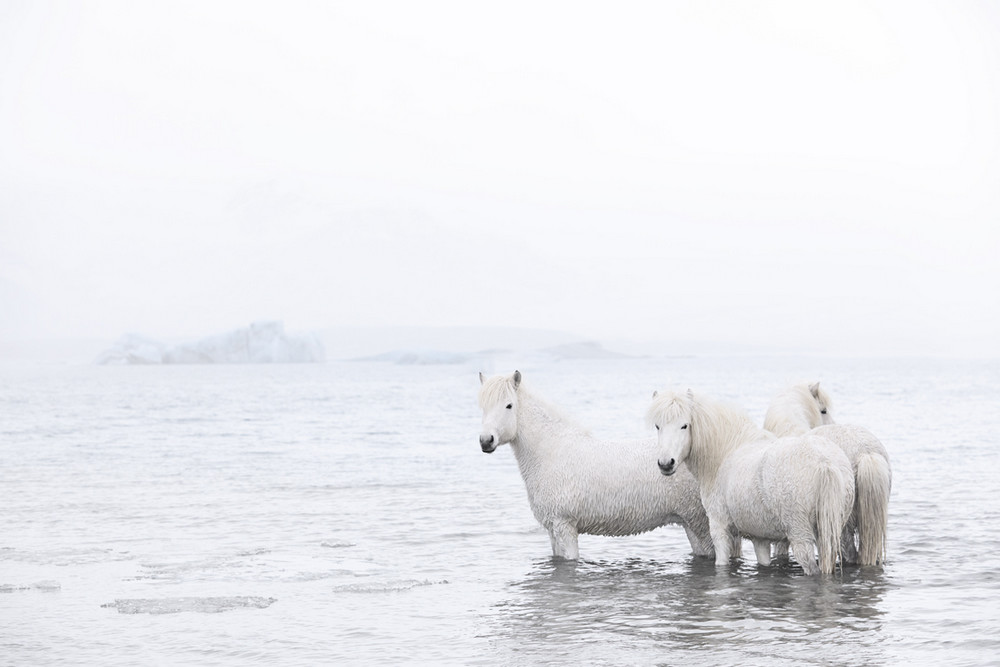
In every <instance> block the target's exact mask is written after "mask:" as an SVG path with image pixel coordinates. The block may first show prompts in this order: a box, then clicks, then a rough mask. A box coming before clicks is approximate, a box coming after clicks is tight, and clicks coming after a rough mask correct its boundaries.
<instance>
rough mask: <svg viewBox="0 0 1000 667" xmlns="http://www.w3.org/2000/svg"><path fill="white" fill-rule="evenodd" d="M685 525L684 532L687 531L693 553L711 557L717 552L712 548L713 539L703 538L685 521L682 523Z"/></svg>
mask: <svg viewBox="0 0 1000 667" xmlns="http://www.w3.org/2000/svg"><path fill="white" fill-rule="evenodd" d="M681 525H683V526H684V532H685V533H687V536H688V542H690V543H691V553H693V554H694V555H695V556H705V557H707V558H711V557H712V555H713V554H714V553H715V549H713V548H712V541H711V539H707V540H705V539H702V537H701V536H700V535H699V534H698V533H696V532H694V531H693V530H691V528H690V527H689V526H688V525H687V524H686V523H685V524H681Z"/></svg>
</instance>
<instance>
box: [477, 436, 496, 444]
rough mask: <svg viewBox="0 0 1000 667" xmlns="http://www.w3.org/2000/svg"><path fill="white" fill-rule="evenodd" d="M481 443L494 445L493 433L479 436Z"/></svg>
mask: <svg viewBox="0 0 1000 667" xmlns="http://www.w3.org/2000/svg"><path fill="white" fill-rule="evenodd" d="M479 444H480V445H492V444H493V436H492V435H481V436H479Z"/></svg>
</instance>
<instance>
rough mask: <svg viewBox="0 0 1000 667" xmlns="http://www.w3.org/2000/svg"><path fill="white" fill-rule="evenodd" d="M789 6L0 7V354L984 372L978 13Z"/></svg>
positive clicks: (992, 32)
mask: <svg viewBox="0 0 1000 667" xmlns="http://www.w3.org/2000/svg"><path fill="white" fill-rule="evenodd" d="M806 4H808V5H810V6H806ZM811 5H812V3H799V2H757V3H743V2H714V1H712V2H706V1H702V0H699V1H691V2H671V3H654V2H649V3H594V4H591V3H568V2H567V3H538V2H524V3H519V2H504V3H492V4H490V5H489V6H486V7H484V6H483V3H462V2H454V3H440V2H430V3H425V2H399V3H384V2H346V3H336V2H335V3H321V2H316V3H287V2H281V3H269V4H266V3H247V2H232V3H224V2H213V3H204V2H191V3H175V2H156V3H154V2H142V1H131V2H117V3H110V2H89V3H75V2H65V3H52V2H40V1H24V2H20V1H17V0H14V1H11V0H3V1H2V2H0V340H20V339H33V338H64V337H96V338H106V339H108V340H113V339H115V338H117V337H118V336H119V335H121V334H123V333H125V332H137V333H143V334H146V335H149V336H152V337H160V338H163V337H179V336H200V335H205V334H210V333H215V332H218V331H224V330H228V329H231V328H235V327H238V326H243V325H245V324H247V323H248V322H250V321H252V320H257V319H262V318H274V319H283V320H284V321H285V324H286V327H287V328H288V329H292V330H308V329H318V328H325V327H337V326H355V325H356V326H381V325H419V326H424V325H426V326H452V325H459V326H465V325H473V326H478V325H486V326H516V327H538V328H546V329H559V330H565V331H568V332H573V333H577V334H580V335H583V336H588V337H594V338H599V339H604V340H614V339H634V340H665V341H691V340H709V341H714V342H718V343H726V342H733V343H734V344H735V343H740V344H747V343H749V344H756V345H767V346H774V347H776V348H779V349H811V350H817V351H830V352H836V353H844V352H853V353H862V354H869V353H870V354H879V353H886V352H912V353H918V354H973V355H990V356H996V355H1000V299H998V294H1000V262H998V256H1000V253H998V250H1000V243H998V240H1000V232H998V226H1000V5H997V4H996V3H989V2H936V3H926V2H919V1H917V2H898V3H881V2H876V3H868V2H850V1H847V2H837V3H824V5H823V6H822V7H814V6H811Z"/></svg>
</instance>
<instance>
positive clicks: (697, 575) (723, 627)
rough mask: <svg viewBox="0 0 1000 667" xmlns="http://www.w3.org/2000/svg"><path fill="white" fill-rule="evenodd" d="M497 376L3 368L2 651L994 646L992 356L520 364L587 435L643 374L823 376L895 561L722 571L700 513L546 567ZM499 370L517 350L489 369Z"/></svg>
mask: <svg viewBox="0 0 1000 667" xmlns="http://www.w3.org/2000/svg"><path fill="white" fill-rule="evenodd" d="M477 370H479V369H478V368H474V367H469V366H464V365H450V366H424V367H407V366H395V365H390V364H375V363H346V362H345V363H339V362H338V363H328V364H322V365H301V366H162V367H106V366H101V367H99V366H73V365H36V364H7V365H4V366H2V367H0V463H2V466H3V483H2V487H0V506H2V507H3V514H4V520H3V522H2V524H0V628H2V629H0V655H2V656H3V660H2V661H0V662H4V663H9V664H51V663H72V664H137V663H146V662H160V663H164V662H166V663H171V664H185V663H187V664H234V665H235V664H246V663H252V662H261V663H267V664H303V663H309V662H326V663H330V662H347V663H368V664H396V663H400V662H409V663H413V662H417V663H432V662H433V663H451V664H571V663H581V662H585V663H587V664H616V665H617V664H706V665H709V664H710V665H716V664H729V663H736V662H737V661H740V662H743V663H746V664H755V663H761V662H764V661H766V662H767V663H768V664H772V665H783V664H793V663H795V664H800V663H803V662H804V663H818V664H829V663H836V664H879V663H888V664H898V663H903V662H914V663H918V664H923V663H947V664H983V663H989V662H994V661H997V660H998V656H1000V633H997V631H996V628H997V627H1000V602H998V601H1000V574H997V569H998V568H997V565H998V564H1000V558H998V557H997V556H996V554H997V553H1000V550H998V549H1000V484H998V478H1000V475H998V472H997V471H998V469H1000V466H998V463H1000V460H998V459H1000V455H998V453H997V447H996V436H995V433H996V427H997V425H998V424H997V421H998V420H997V415H998V407H1000V392H998V386H1000V365H998V363H997V362H941V361H927V360H921V361H914V360H875V361H872V360H866V361H845V360H816V359H759V358H755V359H735V360H733V359H714V358H690V359H688V358H685V359H656V360H651V359H643V360H623V361H581V362H568V361H563V362H548V361H537V360H536V361H533V362H530V363H527V364H522V365H521V368H520V370H522V372H524V374H525V379H526V381H527V382H531V383H532V385H533V386H534V389H535V391H536V392H537V393H539V394H541V395H543V396H545V397H547V398H548V399H550V400H551V401H552V402H554V403H556V404H557V405H560V406H562V407H564V408H565V409H566V411H567V412H569V413H570V414H573V415H575V416H576V417H577V419H578V420H579V421H581V422H582V423H584V424H586V425H588V426H590V427H591V429H592V430H593V431H594V432H595V433H596V434H598V435H601V436H606V437H628V436H635V435H639V436H641V435H645V434H646V430H645V427H644V425H643V423H642V417H643V413H644V411H645V408H646V404H647V400H648V398H649V395H650V393H651V392H652V390H653V389H656V388H662V387H667V386H675V387H685V386H692V387H696V388H699V389H701V390H702V391H705V392H706V393H709V394H712V395H715V396H717V397H719V398H727V399H733V400H737V401H739V402H741V403H743V405H745V406H746V407H747V409H748V410H749V411H750V412H751V414H752V415H753V416H754V418H755V419H757V421H758V422H760V421H761V419H762V417H763V413H764V410H765V408H766V405H767V402H768V400H769V398H770V397H771V395H773V394H774V393H775V392H777V391H778V390H779V389H781V388H782V387H783V386H784V384H785V383H786V382H788V381H791V380H798V379H812V378H820V379H822V381H823V383H824V385H825V386H826V388H827V389H828V390H829V391H830V392H831V394H832V395H833V397H834V400H835V404H834V412H835V415H836V417H837V419H838V421H841V422H845V423H847V422H851V423H858V424H863V425H865V426H867V427H869V428H870V429H871V430H872V431H873V432H875V433H876V434H877V435H879V436H880V438H881V439H882V440H883V442H884V443H885V444H886V446H887V448H888V449H889V451H890V454H891V456H892V458H893V460H892V463H893V468H894V481H893V495H892V500H891V504H890V542H889V555H890V561H889V563H888V564H887V565H886V566H885V568H884V569H873V570H859V569H856V568H848V569H847V570H846V571H845V572H844V573H843V574H841V575H837V576H834V577H820V578H809V577H805V576H803V575H802V572H801V570H800V569H799V568H798V567H796V566H795V565H794V564H787V563H786V564H781V565H777V566H773V567H768V568H760V567H758V566H757V565H756V564H755V563H754V562H753V558H752V549H750V548H749V545H746V546H745V548H744V553H745V554H746V555H747V556H749V560H744V561H741V562H739V563H735V564H734V565H733V566H732V567H731V568H730V569H729V570H726V571H721V572H717V571H716V568H715V567H714V565H713V564H712V563H711V562H710V561H705V560H704V559H696V558H693V557H692V556H690V554H689V546H688V543H687V539H686V538H685V536H684V532H683V530H682V529H680V528H679V527H676V526H672V527H666V528H662V529H659V530H657V531H654V532H652V533H649V534H646V535H640V536H634V537H626V538H604V537H595V536H581V539H580V550H581V557H582V558H581V561H580V562H578V563H568V562H556V561H553V560H552V559H551V558H550V557H549V544H548V537H547V536H546V534H545V533H544V531H542V529H541V528H540V527H539V526H538V525H537V523H536V522H535V520H534V518H533V517H532V515H531V513H530V510H529V509H528V504H527V500H526V497H525V493H524V488H523V485H522V483H521V480H520V477H519V476H518V472H517V467H516V464H515V462H514V459H513V456H512V455H511V453H510V450H509V448H506V447H504V448H501V449H500V450H499V451H498V452H497V453H495V454H493V455H491V456H486V455H484V454H482V453H481V452H480V451H479V446H478V442H477V439H478V434H479V420H480V415H479V412H478V409H477V407H476V403H475V394H476V390H477V388H478V379H477V375H476V371H477ZM484 370H487V371H492V370H502V371H509V370H512V368H506V367H504V368H498V369H484Z"/></svg>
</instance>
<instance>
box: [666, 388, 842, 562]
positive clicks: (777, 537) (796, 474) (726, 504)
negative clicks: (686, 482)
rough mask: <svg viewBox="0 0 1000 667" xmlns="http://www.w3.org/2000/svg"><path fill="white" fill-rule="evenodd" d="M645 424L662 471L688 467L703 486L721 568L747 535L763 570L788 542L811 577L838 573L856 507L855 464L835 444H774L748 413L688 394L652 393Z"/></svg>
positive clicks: (802, 440) (804, 439)
mask: <svg viewBox="0 0 1000 667" xmlns="http://www.w3.org/2000/svg"><path fill="white" fill-rule="evenodd" d="M647 418H648V420H649V422H650V424H652V425H653V426H655V427H656V429H657V431H658V439H659V446H660V458H659V460H658V462H657V463H658V465H659V468H660V472H662V473H663V474H664V475H673V474H675V473H676V472H677V471H678V469H679V468H680V466H681V464H683V463H687V468H688V469H690V471H691V473H692V474H693V475H694V477H695V479H696V480H698V484H699V485H700V489H701V499H702V502H703V503H704V505H705V511H706V512H708V521H709V526H710V530H711V533H712V542H713V544H714V546H715V563H716V565H725V564H727V563H728V561H729V558H730V552H729V545H730V544H731V540H732V538H733V536H737V535H743V536H746V537H748V538H750V540H751V541H752V542H753V546H754V551H755V552H756V554H757V562H758V563H760V564H761V565H768V564H769V563H770V560H771V542H776V541H781V540H788V542H789V543H790V544H791V549H792V554H793V555H794V556H795V559H796V560H797V561H798V562H799V564H800V565H801V566H802V568H803V569H804V570H805V572H806V574H818V573H820V572H822V573H828V574H829V573H832V572H833V570H834V567H835V565H836V562H837V553H838V551H839V543H840V537H841V533H842V531H843V529H844V524H845V523H846V521H847V517H848V516H849V515H850V512H851V506H852V505H853V504H854V476H853V475H852V474H851V464H850V461H848V460H847V457H846V456H844V453H843V452H842V451H840V449H839V448H838V447H837V446H836V445H834V444H833V443H831V442H830V441H828V440H827V439H825V438H822V437H819V436H814V435H806V436H798V437H791V438H776V437H775V436H774V435H773V434H772V433H769V432H767V431H764V430H763V429H761V428H760V427H759V426H757V425H756V424H754V423H753V421H751V419H750V417H749V415H747V413H746V412H745V411H743V410H741V409H739V408H735V407H733V406H729V405H725V404H722V403H717V402H715V401H712V400H711V399H708V398H706V397H704V396H696V395H695V394H694V393H692V392H691V391H690V390H688V392H687V393H675V392H663V393H659V394H658V393H655V392H654V394H653V403H652V405H651V406H650V408H649V412H648V414H647ZM817 548H818V550H819V564H818V565H817V563H816V560H815V557H814V549H817Z"/></svg>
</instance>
